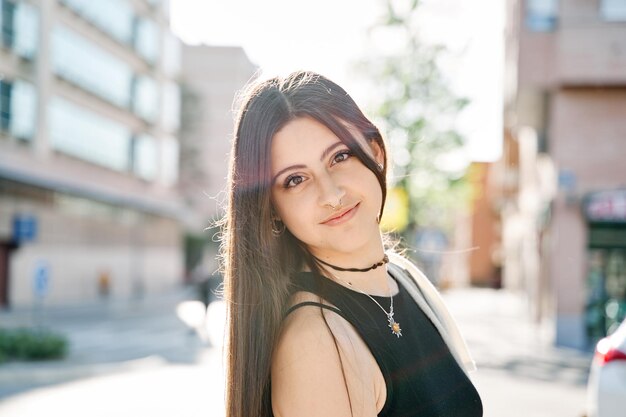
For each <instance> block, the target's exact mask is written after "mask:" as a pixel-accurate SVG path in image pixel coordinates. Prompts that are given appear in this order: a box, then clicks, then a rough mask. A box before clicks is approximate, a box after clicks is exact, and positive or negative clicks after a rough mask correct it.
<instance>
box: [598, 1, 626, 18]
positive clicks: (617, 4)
mask: <svg viewBox="0 0 626 417" xmlns="http://www.w3.org/2000/svg"><path fill="white" fill-rule="evenodd" d="M600 12H601V13H602V17H603V18H604V19H605V20H609V21H624V20H626V1H625V0H602V2H601V3H600Z"/></svg>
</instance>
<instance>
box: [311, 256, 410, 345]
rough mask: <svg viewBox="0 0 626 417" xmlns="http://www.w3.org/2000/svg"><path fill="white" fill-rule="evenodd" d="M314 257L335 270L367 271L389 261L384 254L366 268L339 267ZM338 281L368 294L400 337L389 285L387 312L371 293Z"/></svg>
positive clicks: (395, 333)
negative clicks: (380, 258)
mask: <svg viewBox="0 0 626 417" xmlns="http://www.w3.org/2000/svg"><path fill="white" fill-rule="evenodd" d="M315 259H316V260H318V261H320V262H321V263H323V264H324V265H326V266H330V267H331V268H333V269H335V270H337V271H350V272H366V271H369V270H371V269H376V268H378V267H379V266H383V265H384V264H386V263H387V262H389V257H387V255H385V256H383V259H382V260H381V261H380V262H377V263H375V264H374V265H372V266H370V267H368V268H362V269H359V268H341V267H339V266H335V265H332V264H329V263H328V262H324V261H322V260H321V259H318V258H315ZM337 279H338V278H337ZM339 281H341V282H343V283H345V284H348V285H349V286H350V288H352V289H353V290H355V291H358V292H360V293H361V294H363V295H366V296H368V297H369V298H370V300H372V301H373V302H375V303H376V305H377V306H378V307H380V309H381V310H382V311H383V313H385V316H387V322H388V323H389V324H388V326H389V328H390V329H391V333H392V334H394V335H396V336H397V337H398V338H400V336H402V329H401V328H400V323H398V322H397V321H395V320H394V318H393V315H394V312H393V295H391V289H390V288H389V285H387V289H388V290H389V298H391V303H390V306H389V312H387V310H385V309H384V308H383V306H381V305H380V303H379V302H378V301H376V300H375V299H374V297H372V296H371V295H369V294H367V293H365V292H363V291H361V290H359V289H358V288H354V287H353V286H352V283H351V282H346V281H344V280H341V279H340V280H339Z"/></svg>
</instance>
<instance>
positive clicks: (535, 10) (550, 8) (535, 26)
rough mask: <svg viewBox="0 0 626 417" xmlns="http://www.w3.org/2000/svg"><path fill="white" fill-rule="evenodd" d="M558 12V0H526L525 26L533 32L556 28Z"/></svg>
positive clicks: (548, 30) (549, 30)
mask: <svg viewBox="0 0 626 417" xmlns="http://www.w3.org/2000/svg"><path fill="white" fill-rule="evenodd" d="M558 14H559V2H558V0H526V19H525V21H526V27H527V28H528V29H529V30H531V31H533V32H551V31H553V30H554V29H556V23H557V18H558Z"/></svg>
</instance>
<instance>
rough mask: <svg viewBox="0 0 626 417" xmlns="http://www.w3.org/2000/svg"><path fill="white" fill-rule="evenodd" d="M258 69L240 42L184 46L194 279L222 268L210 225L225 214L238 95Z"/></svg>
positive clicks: (189, 248) (183, 165) (184, 167)
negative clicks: (229, 160) (216, 258)
mask: <svg viewBox="0 0 626 417" xmlns="http://www.w3.org/2000/svg"><path fill="white" fill-rule="evenodd" d="M257 69H258V68H257V66H256V65H254V64H253V63H252V62H251V61H250V59H249V58H248V56H247V55H246V53H245V51H244V50H243V49H242V48H241V47H237V46H232V47H230V46H208V45H197V46H192V45H184V46H183V49H182V74H181V79H182V83H181V86H182V109H183V110H182V116H183V117H182V124H181V130H180V140H181V156H180V161H181V162H180V190H181V192H182V194H183V196H184V199H185V206H186V207H187V208H188V214H187V215H186V216H185V224H186V227H187V230H188V233H187V235H186V239H185V242H186V245H185V254H186V258H185V267H186V271H187V273H188V276H189V275H193V274H195V275H196V276H195V277H194V278H195V279H198V278H199V279H203V278H204V277H206V276H207V275H210V274H211V273H213V272H214V271H215V270H216V268H217V263H216V262H215V256H216V254H217V250H218V242H217V239H216V238H215V234H216V233H217V229H216V228H212V227H211V226H212V225H214V224H215V221H216V220H217V219H219V218H220V217H221V216H222V215H223V214H224V212H223V210H224V207H225V203H226V195H225V188H226V177H227V174H228V154H229V153H230V147H231V143H232V138H233V137H232V136H233V126H234V120H235V112H236V103H235V100H236V95H237V93H238V92H239V91H240V90H241V89H242V88H243V87H244V86H245V85H246V84H247V83H248V82H249V81H250V80H251V79H252V78H253V76H254V75H255V73H256V72H257ZM207 228H208V229H207ZM205 229H207V230H205ZM197 275H200V277H198V276H197Z"/></svg>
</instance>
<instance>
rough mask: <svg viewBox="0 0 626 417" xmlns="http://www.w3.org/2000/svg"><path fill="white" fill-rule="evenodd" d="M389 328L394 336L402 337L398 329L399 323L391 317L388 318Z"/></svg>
mask: <svg viewBox="0 0 626 417" xmlns="http://www.w3.org/2000/svg"><path fill="white" fill-rule="evenodd" d="M388 319H389V328H390V329H391V333H393V334H395V335H396V336H397V337H398V338H399V337H400V336H402V329H401V328H400V323H398V322H397V321H395V320H394V319H393V316H391V315H390V316H389V317H388Z"/></svg>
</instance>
